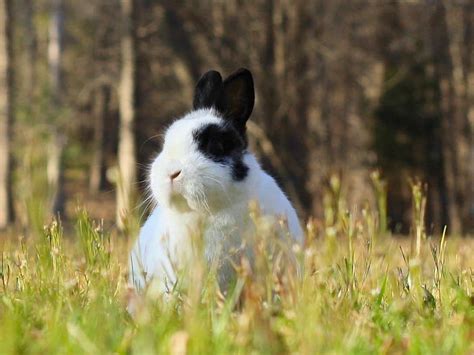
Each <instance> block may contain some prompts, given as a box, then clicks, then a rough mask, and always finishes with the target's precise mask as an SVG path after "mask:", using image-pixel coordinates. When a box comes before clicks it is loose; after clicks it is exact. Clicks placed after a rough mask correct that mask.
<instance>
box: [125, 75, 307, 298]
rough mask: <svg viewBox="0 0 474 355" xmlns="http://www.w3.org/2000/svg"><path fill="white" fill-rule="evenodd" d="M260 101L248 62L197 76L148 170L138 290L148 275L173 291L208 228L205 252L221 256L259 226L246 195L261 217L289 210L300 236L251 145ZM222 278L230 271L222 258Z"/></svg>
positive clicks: (135, 261) (136, 261)
mask: <svg viewBox="0 0 474 355" xmlns="http://www.w3.org/2000/svg"><path fill="white" fill-rule="evenodd" d="M254 101H255V93H254V83H253V78H252V74H251V72H250V71H249V70H247V69H244V68H241V69H239V70H237V71H236V72H234V73H233V74H231V75H230V76H229V77H227V78H226V79H225V80H222V77H221V75H220V73H219V72H217V71H213V70H211V71H209V72H207V73H206V74H204V75H203V76H202V77H201V79H200V80H199V81H198V83H197V85H196V88H195V94H194V100H193V110H192V111H191V112H190V113H188V114H186V115H184V117H182V118H180V119H177V120H176V121H174V123H172V124H171V125H170V126H169V128H168V129H167V130H166V132H165V135H164V144H163V148H162V151H161V153H159V155H158V156H157V157H156V158H155V160H154V161H153V163H152V165H151V168H150V171H149V187H150V190H151V193H152V196H153V199H154V200H155V202H156V205H157V207H156V208H155V209H154V210H153V212H152V213H151V214H150V216H149V217H148V219H147V220H146V222H145V224H144V225H143V226H142V228H141V230H140V233H139V237H138V240H137V242H136V244H135V246H134V248H133V249H132V252H131V255H130V269H131V270H130V283H131V287H132V289H133V288H134V289H135V290H136V291H137V292H140V291H142V290H143V289H144V288H146V287H147V286H148V285H149V284H150V282H151V281H153V282H154V283H156V284H157V285H158V289H159V291H160V292H164V293H168V292H170V290H172V288H173V286H174V285H175V284H176V282H177V281H178V280H177V279H178V277H179V275H180V274H179V271H180V270H184V269H185V268H186V267H192V265H193V257H194V256H193V242H194V241H193V238H195V236H196V235H197V233H196V231H198V230H199V229H200V228H202V230H203V243H204V245H203V249H204V250H203V253H204V257H205V259H206V260H207V261H208V262H210V263H213V262H215V261H216V260H217V262H218V263H219V260H220V259H221V260H224V259H225V258H226V256H228V255H229V254H230V253H231V250H235V249H236V248H237V249H238V248H239V246H241V245H242V240H243V236H244V235H246V234H251V233H252V231H253V230H254V229H253V227H252V220H251V218H250V217H249V209H248V208H249V203H251V201H256V202H257V203H258V205H259V208H260V211H261V215H262V216H264V217H267V216H268V217H269V218H273V217H277V216H279V217H281V216H283V217H285V218H286V221H287V228H288V232H289V234H290V235H291V238H292V239H291V240H292V241H293V242H294V243H295V244H300V245H301V244H302V243H303V238H304V233H303V230H302V228H301V226H300V223H299V220H298V217H297V213H296V211H295V209H294V208H293V206H292V204H291V203H290V201H289V200H288V198H287V197H286V195H285V194H284V193H283V191H282V190H281V189H280V187H279V186H278V185H277V183H276V182H275V180H274V179H273V178H272V177H271V176H270V175H268V174H267V173H266V172H264V171H263V169H262V168H261V166H260V165H259V163H258V162H257V159H256V158H255V156H254V155H253V154H252V153H251V152H250V151H249V150H248V148H247V145H248V144H247V135H246V122H247V120H248V119H249V117H250V114H251V113H252V110H253V107H254ZM220 265H221V267H220V268H219V269H218V275H217V276H218V282H219V285H225V284H226V283H228V282H229V280H230V279H231V278H232V276H233V272H234V270H233V267H232V265H231V263H225V262H221V264H220Z"/></svg>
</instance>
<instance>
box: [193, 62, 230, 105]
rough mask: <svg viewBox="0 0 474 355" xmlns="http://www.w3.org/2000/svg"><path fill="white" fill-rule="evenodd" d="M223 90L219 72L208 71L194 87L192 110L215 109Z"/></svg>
mask: <svg viewBox="0 0 474 355" xmlns="http://www.w3.org/2000/svg"><path fill="white" fill-rule="evenodd" d="M223 89H224V85H223V83H222V77H221V75H220V74H219V72H217V71H215V70H210V71H208V72H207V73H206V74H204V75H203V76H202V77H201V79H199V81H198V83H197V85H196V89H195V92H194V100H193V107H194V109H195V110H198V109H201V108H211V107H216V106H217V102H218V101H220V98H221V96H222V92H223ZM216 108H217V107H216Z"/></svg>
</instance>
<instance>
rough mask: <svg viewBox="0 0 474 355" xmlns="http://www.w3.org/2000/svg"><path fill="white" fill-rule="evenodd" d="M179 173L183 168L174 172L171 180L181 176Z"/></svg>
mask: <svg viewBox="0 0 474 355" xmlns="http://www.w3.org/2000/svg"><path fill="white" fill-rule="evenodd" d="M179 174H181V170H178V171H175V172H174V173H173V174H170V180H171V181H173V180H174V179H176V178H177V177H178V176H179Z"/></svg>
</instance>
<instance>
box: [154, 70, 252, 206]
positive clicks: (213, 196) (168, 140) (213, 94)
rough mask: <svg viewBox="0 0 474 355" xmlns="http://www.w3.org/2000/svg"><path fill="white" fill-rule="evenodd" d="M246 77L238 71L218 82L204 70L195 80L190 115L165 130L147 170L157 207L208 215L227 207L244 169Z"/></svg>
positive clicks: (249, 90)
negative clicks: (160, 149)
mask: <svg viewBox="0 0 474 355" xmlns="http://www.w3.org/2000/svg"><path fill="white" fill-rule="evenodd" d="M254 98H255V94H254V86H253V79H252V74H251V73H250V71H248V70H247V69H240V70H238V71H236V72H235V73H233V74H232V75H230V76H229V77H228V78H226V79H225V80H222V77H221V75H220V74H219V73H218V72H216V71H209V72H207V73H206V74H204V75H203V76H202V77H201V79H200V80H199V81H198V83H197V85H196V89H195V95H194V102H193V108H194V110H193V111H191V112H190V113H188V114H187V115H185V116H184V117H182V118H180V119H178V120H176V121H175V122H174V123H173V124H172V125H171V126H170V127H169V128H168V129H167V131H166V133H165V139H164V144H163V149H162V151H161V152H160V153H159V155H158V156H157V157H156V159H155V160H154V162H153V164H152V166H151V171H150V186H151V191H152V193H153V196H154V198H155V199H156V201H157V202H158V204H160V205H162V206H165V207H168V208H173V209H176V210H179V211H183V212H186V211H198V212H211V210H213V209H216V208H220V207H219V206H222V204H229V203H232V199H233V196H237V195H238V191H239V186H240V187H241V186H242V185H243V184H245V181H246V178H247V177H248V174H249V169H250V167H249V166H248V164H246V162H245V157H246V154H247V150H246V149H247V137H246V127H245V125H246V122H247V120H248V118H249V117H250V114H251V113H252V109H253V106H254Z"/></svg>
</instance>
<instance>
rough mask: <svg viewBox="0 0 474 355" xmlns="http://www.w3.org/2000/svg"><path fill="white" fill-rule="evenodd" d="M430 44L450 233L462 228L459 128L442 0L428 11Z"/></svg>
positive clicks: (457, 231) (459, 230) (458, 231)
mask: <svg viewBox="0 0 474 355" xmlns="http://www.w3.org/2000/svg"><path fill="white" fill-rule="evenodd" d="M430 30H431V31H430V32H431V36H432V38H431V46H432V56H433V59H434V67H435V75H436V78H437V81H438V83H439V92H440V95H441V101H440V105H441V116H442V117H441V129H442V134H441V142H442V145H441V147H442V148H441V150H442V156H443V158H442V159H443V167H444V169H443V173H444V182H445V191H444V194H445V200H446V209H447V215H448V222H449V226H448V228H449V231H450V233H454V234H456V233H460V232H461V227H462V225H461V215H460V206H459V204H458V198H457V197H458V196H457V182H458V181H459V176H458V173H459V169H458V164H457V162H458V140H457V139H458V138H459V134H462V133H461V132H460V130H459V122H458V107H456V100H455V90H454V83H453V63H452V60H451V56H450V53H449V34H448V27H447V22H446V9H445V7H444V4H443V2H442V1H439V2H437V3H436V5H434V10H433V14H432V15H431V28H430Z"/></svg>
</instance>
